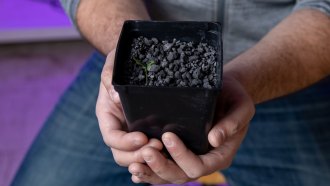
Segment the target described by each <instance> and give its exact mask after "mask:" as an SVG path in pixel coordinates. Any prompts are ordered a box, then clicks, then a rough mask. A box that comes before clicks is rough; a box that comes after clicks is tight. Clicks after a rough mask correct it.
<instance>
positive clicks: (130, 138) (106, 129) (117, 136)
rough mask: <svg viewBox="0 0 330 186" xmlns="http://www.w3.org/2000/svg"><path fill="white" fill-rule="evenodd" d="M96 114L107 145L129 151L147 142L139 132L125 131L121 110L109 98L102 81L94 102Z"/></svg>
mask: <svg viewBox="0 0 330 186" xmlns="http://www.w3.org/2000/svg"><path fill="white" fill-rule="evenodd" d="M96 115H97V119H98V123H99V127H100V131H101V133H102V137H103V140H104V142H105V143H106V145H107V146H109V147H111V148H116V149H119V150H124V151H129V150H136V149H138V148H140V147H142V146H143V145H145V144H146V143H147V142H148V139H147V137H146V136H145V135H144V134H143V133H141V132H132V133H127V132H126V131H125V127H126V124H125V118H124V115H123V112H122V110H121V109H119V108H118V107H117V106H115V105H114V104H113V103H112V102H111V100H109V95H108V94H107V91H106V90H105V87H104V86H103V84H102V83H101V84H100V91H99V96H98V100H97V104H96Z"/></svg>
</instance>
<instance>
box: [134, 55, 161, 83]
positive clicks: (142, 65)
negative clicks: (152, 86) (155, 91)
mask: <svg viewBox="0 0 330 186" xmlns="http://www.w3.org/2000/svg"><path fill="white" fill-rule="evenodd" d="M133 60H134V62H135V63H136V64H137V65H139V66H141V68H142V69H143V71H144V73H145V77H146V84H145V85H148V72H149V71H150V69H151V66H152V65H153V64H155V63H156V62H155V61H154V60H150V61H148V63H146V64H143V63H142V62H141V61H140V60H138V59H136V58H133Z"/></svg>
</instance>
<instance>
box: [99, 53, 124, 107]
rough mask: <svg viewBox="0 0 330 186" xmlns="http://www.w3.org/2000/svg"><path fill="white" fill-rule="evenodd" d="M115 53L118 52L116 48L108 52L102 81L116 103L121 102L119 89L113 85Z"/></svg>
mask: <svg viewBox="0 0 330 186" xmlns="http://www.w3.org/2000/svg"><path fill="white" fill-rule="evenodd" d="M115 54H116V50H112V51H111V52H110V53H109V54H108V56H107V59H106V61H105V64H104V66H103V70H102V74H101V82H102V84H103V85H104V87H105V88H106V89H107V91H108V94H109V95H110V98H111V100H112V101H113V102H114V103H117V104H119V103H120V98H119V94H118V93H117V91H116V90H115V89H114V86H113V85H112V76H113V68H114V61H115Z"/></svg>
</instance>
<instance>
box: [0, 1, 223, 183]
mask: <svg viewBox="0 0 330 186" xmlns="http://www.w3.org/2000/svg"><path fill="white" fill-rule="evenodd" d="M92 51H93V48H92V47H91V46H90V45H89V44H88V43H87V42H85V41H83V40H82V39H81V37H80V35H79V33H78V32H77V30H76V29H75V28H74V27H73V26H72V24H71V23H70V21H69V19H68V18H67V16H66V15H65V13H64V11H63V10H62V8H61V6H60V4H59V0H0V186H9V184H10V181H11V180H12V178H13V176H14V175H15V172H16V170H17V169H18V167H19V165H20V163H21V161H22V159H23V157H24V155H25V153H26V152H27V150H28V148H29V146H30V145H31V143H32V141H33V139H34V138H35V136H36V134H37V133H38V131H39V130H40V128H41V126H42V124H43V122H44V121H45V120H46V118H47V116H48V115H49V114H50V112H51V111H52V108H53V107H54V105H55V104H56V102H57V100H58V99H59V97H60V96H61V94H62V93H63V92H64V91H65V89H66V88H67V87H68V86H69V85H70V83H71V82H72V81H73V80H74V78H75V76H76V74H77V73H78V72H79V69H80V68H81V66H82V65H83V64H84V62H85V61H86V59H87V58H88V57H89V55H90V54H91V53H92ZM224 180H225V178H224V177H223V176H222V175H221V174H219V173H214V174H212V175H210V176H208V177H204V178H201V179H200V182H199V183H196V182H194V183H188V184H187V185H190V186H201V185H202V184H201V183H204V184H206V185H226V184H224V182H225V181H224Z"/></svg>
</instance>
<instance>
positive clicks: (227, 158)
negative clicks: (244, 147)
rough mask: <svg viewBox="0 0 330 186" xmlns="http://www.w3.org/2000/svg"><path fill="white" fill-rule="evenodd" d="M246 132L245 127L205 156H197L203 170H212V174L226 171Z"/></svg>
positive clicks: (246, 128)
mask: <svg viewBox="0 0 330 186" xmlns="http://www.w3.org/2000/svg"><path fill="white" fill-rule="evenodd" d="M247 130H248V127H247V126H246V127H245V128H243V129H241V130H240V131H238V132H237V133H236V134H235V135H234V136H232V137H230V138H228V139H227V140H226V142H225V143H223V144H222V145H221V146H219V147H217V148H214V149H213V150H211V151H210V152H208V153H207V154H205V155H201V156H199V157H200V158H201V161H202V162H203V165H204V167H205V169H208V170H213V171H212V172H214V171H216V170H224V169H227V168H228V167H229V166H230V165H231V163H232V161H233V158H234V156H235V154H236V152H237V150H238V149H239V147H240V144H241V143H242V141H243V139H244V136H245V134H246V132H247Z"/></svg>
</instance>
